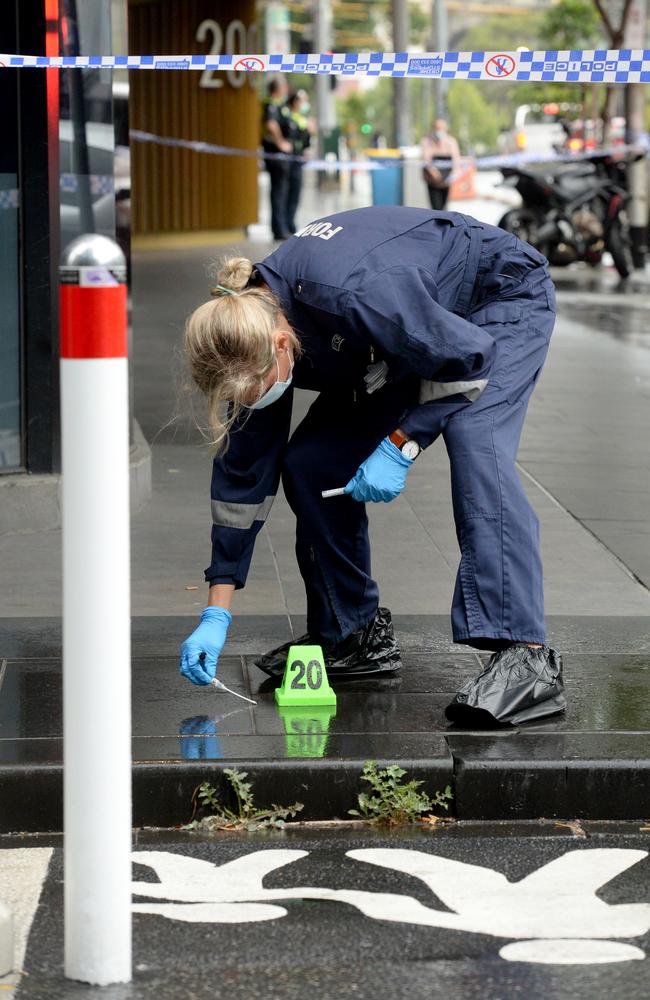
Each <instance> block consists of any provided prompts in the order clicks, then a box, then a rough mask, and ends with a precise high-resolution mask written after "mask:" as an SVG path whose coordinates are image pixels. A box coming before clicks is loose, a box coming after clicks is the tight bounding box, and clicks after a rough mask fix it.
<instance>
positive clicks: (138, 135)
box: [129, 129, 650, 170]
mask: <svg viewBox="0 0 650 1000" xmlns="http://www.w3.org/2000/svg"><path fill="white" fill-rule="evenodd" d="M129 135H130V138H131V140H132V141H134V142H147V143H153V144H154V145H158V146H172V147H175V148H179V149H190V150H192V151H193V152H195V153H212V154H213V155H217V156H244V157H254V158H256V159H258V158H259V159H269V160H286V161H288V162H297V163H302V164H303V165H304V167H305V169H309V170H325V169H331V168H336V169H337V170H384V169H386V168H390V169H395V168H397V169H401V168H404V166H405V165H408V166H409V167H430V166H434V167H436V166H437V167H445V168H448V167H449V159H442V160H435V159H434V160H420V159H417V158H410V157H406V158H403V159H402V158H401V157H394V156H391V157H387V158H385V159H383V160H382V156H381V152H382V151H381V149H377V150H373V156H374V157H376V159H374V158H373V159H372V160H371V159H359V160H339V159H336V158H335V157H332V158H331V159H322V160H311V159H308V158H307V157H305V156H299V155H296V154H293V153H265V152H263V151H262V150H259V149H240V148H238V147H235V146H220V145H217V144H216V143H211V142H203V141H200V140H196V139H175V138H171V137H170V136H163V135H155V134H154V133H152V132H142V131H140V130H139V129H131V131H130V133H129ZM649 148H650V143H649V142H648V135H647V134H644V135H643V136H641V137H640V139H639V141H638V142H637V143H635V144H633V145H619V146H608V147H606V148H602V149H594V150H586V151H583V152H579V153H567V154H562V153H558V152H548V153H501V154H498V155H494V156H479V157H476V158H474V157H462V158H461V159H462V160H464V161H465V163H466V164H467V163H468V161H469V162H471V165H472V166H475V167H476V168H477V170H499V169H500V168H501V167H521V166H526V165H528V164H536V163H537V164H542V163H556V162H560V163H575V162H578V161H581V160H591V159H594V157H602V156H611V157H623V156H626V155H627V154H628V153H629V154H630V155H633V154H638V153H643V154H645V153H647V152H648V149H649Z"/></svg>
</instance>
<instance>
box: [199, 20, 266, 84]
mask: <svg viewBox="0 0 650 1000" xmlns="http://www.w3.org/2000/svg"><path fill="white" fill-rule="evenodd" d="M195 37H196V40H197V42H205V41H207V40H208V38H211V42H210V55H211V56H220V55H221V51H222V49H223V46H224V41H225V45H226V49H225V51H226V55H235V53H236V52H255V49H256V45H257V25H255V24H251V25H249V27H248V28H247V27H246V25H245V24H244V23H243V21H237V20H236V21H231V22H230V24H229V25H228V27H227V28H226V31H225V34H224V32H223V30H222V29H221V27H220V25H219V24H218V23H217V21H214V20H212V18H210V17H208V18H206V19H205V21H201V23H200V25H199V26H198V28H197V29H196V36H195ZM217 72H218V70H214V69H204V70H203V72H202V73H201V79H200V80H199V87H205V88H206V89H209V90H217V89H218V88H219V87H223V80H220V79H219V78H218V77H217V76H215V73H217ZM226 77H227V78H228V83H229V84H230V86H231V87H243V86H244V83H245V82H246V79H245V78H246V77H248V82H249V84H250V86H251V87H252V88H253V89H255V76H254V74H253V73H236V72H235V71H234V70H231V69H229V70H226Z"/></svg>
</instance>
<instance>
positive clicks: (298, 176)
mask: <svg viewBox="0 0 650 1000" xmlns="http://www.w3.org/2000/svg"><path fill="white" fill-rule="evenodd" d="M309 110H310V108H309V101H308V99H307V94H306V92H305V91H304V90H298V91H295V92H294V93H291V94H289V99H288V100H287V103H286V107H285V108H284V109H283V111H286V114H287V116H288V126H289V128H288V133H289V142H290V143H291V146H292V152H293V155H294V156H295V157H296V159H295V160H292V161H291V163H290V164H289V186H288V192H287V229H288V230H289V232H290V233H291V235H292V236H293V234H294V233H295V231H296V228H297V227H296V212H297V211H298V203H299V201H300V192H301V191H302V171H303V166H304V162H303V160H302V159H300V157H302V156H304V153H305V150H307V149H308V148H309V146H310V144H311V131H310V128H309V118H308V117H307V116H308V115H309Z"/></svg>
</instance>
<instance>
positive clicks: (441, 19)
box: [432, 0, 448, 118]
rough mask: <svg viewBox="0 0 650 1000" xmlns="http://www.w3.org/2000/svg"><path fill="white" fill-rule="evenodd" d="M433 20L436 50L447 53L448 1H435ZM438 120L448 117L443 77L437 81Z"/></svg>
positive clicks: (445, 84)
mask: <svg viewBox="0 0 650 1000" xmlns="http://www.w3.org/2000/svg"><path fill="white" fill-rule="evenodd" d="M433 6H434V10H433V18H432V22H433V24H435V26H436V27H435V31H436V37H435V45H434V49H435V51H436V52H446V51H447V42H448V34H447V6H446V0H433ZM435 87H436V118H446V117H447V80H443V79H442V77H440V78H439V79H437V80H436V83H435Z"/></svg>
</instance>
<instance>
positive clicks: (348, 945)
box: [0, 824, 650, 1000]
mask: <svg viewBox="0 0 650 1000" xmlns="http://www.w3.org/2000/svg"><path fill="white" fill-rule="evenodd" d="M649 847H650V840H649V839H648V833H647V831H643V830H641V829H640V828H639V824H635V825H629V826H627V827H623V826H619V827H618V828H614V827H608V826H607V825H605V824H600V825H596V824H591V825H590V824H585V829H584V831H583V830H582V828H581V827H577V828H576V829H575V830H573V831H572V830H570V829H568V828H567V827H556V826H554V825H553V824H532V825H524V824H522V825H520V826H518V827H517V826H498V825H496V826H491V827H487V826H484V825H483V826H481V825H472V824H466V825H465V824H458V825H456V826H451V827H447V828H444V829H437V830H435V831H430V830H422V829H413V830H410V829H406V830H403V829H402V830H396V831H393V832H388V833H385V832H380V831H376V830H367V829H363V830H360V829H352V830H343V831H341V830H331V829H330V830H323V829H320V830H319V829H310V830H304V829H303V830H296V831H291V832H289V833H273V834H266V835H262V834H249V835H233V834H222V835H217V836H216V837H215V838H213V839H211V840H205V839H200V838H198V837H196V836H195V835H189V834H183V833H177V834H162V835H160V836H155V835H151V834H149V835H147V836H145V837H144V839H142V838H141V839H140V841H139V842H138V844H137V845H136V848H135V853H134V862H135V865H134V880H135V882H136V884H134V893H135V895H134V901H135V905H134V910H135V916H134V970H135V972H134V981H133V983H132V984H130V985H128V986H119V987H109V988H105V989H103V990H101V991H100V990H96V989H95V990H93V989H91V988H89V987H84V986H82V985H80V984H73V983H66V982H65V980H64V979H63V978H62V975H61V953H62V926H61V908H62V857H61V851H60V849H59V848H58V847H55V848H54V850H52V849H51V848H48V847H37V848H36V849H35V850H34V849H29V848H27V849H26V848H25V846H24V841H23V842H18V841H16V840H14V841H12V842H7V845H6V851H9V852H10V853H9V854H7V853H6V851H2V852H0V873H2V871H3V870H4V872H5V873H6V871H7V869H8V867H11V866H12V865H14V864H15V863H16V862H17V861H20V862H21V866H22V871H23V873H24V874H23V879H25V878H27V874H28V871H29V867H30V865H29V859H30V858H32V859H33V865H34V867H35V868H37V869H39V870H40V871H41V873H44V874H45V878H44V884H43V889H42V893H41V896H40V901H39V902H38V905H37V906H36V910H35V913H34V915H33V923H32V924H31V931H30V932H29V936H28V943H27V949H26V956H25V969H26V971H27V973H28V975H26V976H25V977H24V978H23V979H22V980H21V981H20V983H19V985H18V987H17V989H16V993H15V995H16V997H17V1000H45V998H47V1000H50V998H53V997H56V998H61V1000H67V998H79V1000H81V998H90V997H95V996H97V997H100V996H101V997H102V998H105V1000H132V998H136V997H137V998H143V1000H145V998H146V1000H149V998H153V997H156V998H157V1000H163V998H167V997H169V998H170V1000H171V998H173V1000H177V998H181V997H188V998H190V997H191V998H196V1000H203V998H204V997H205V998H208V997H210V998H216V1000H219V998H221V997H224V998H226V997H227V998H229V1000H250V998H253V997H257V996H264V997H273V998H281V1000H293V998H299V997H300V998H302V997H304V996H305V994H306V993H308V992H309V993H311V995H312V996H314V997H317V998H318V1000H329V998H335V997H336V998H339V997H347V996H353V997H357V998H359V1000H366V998H367V1000H370V998H373V1000H375V998H377V1000H380V998H381V1000H383V998H388V997H409V998H420V997H421V998H425V997H426V998H428V997H443V996H444V997H454V998H455V997H458V998H460V997H462V998H467V1000H469V998H473V997H479V996H480V997H482V998H488V1000H510V998H518V997H523V996H532V997H545V998H546V997H550V998H560V997H561V998H564V997H567V998H569V997H572V998H573V997H578V998H582V997H584V998H587V997H589V998H599V997H605V996H608V995H609V996H610V997H614V998H619V997H620V998H623V997H625V998H626V1000H634V998H641V997H644V998H645V997H647V995H648V992H649V991H650V964H649V960H648V958H646V955H647V954H648V952H649V951H650V934H649V933H648V932H649V929H650V862H649V861H648V849H649ZM16 851H18V852H19V854H15V852H16ZM28 852H29V853H28ZM0 877H1V875H0ZM28 881H29V879H28V878H27V883H28ZM5 884H6V879H5ZM25 884H26V883H25ZM3 985H4V984H3V983H2V982H1V981H0V987H2V986H3ZM7 985H9V984H7Z"/></svg>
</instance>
